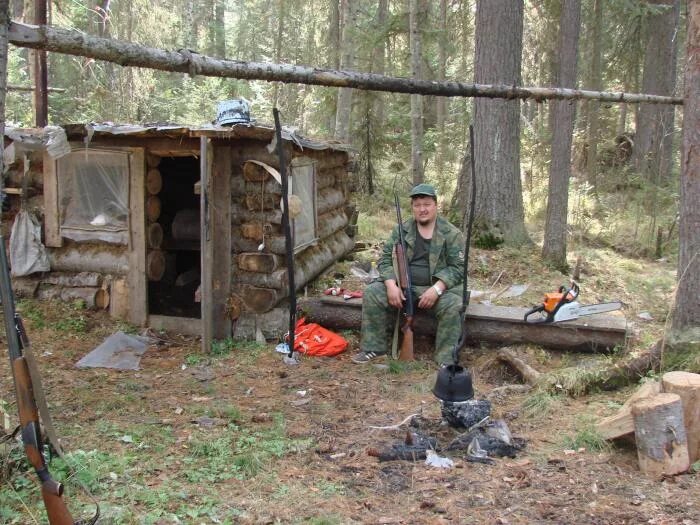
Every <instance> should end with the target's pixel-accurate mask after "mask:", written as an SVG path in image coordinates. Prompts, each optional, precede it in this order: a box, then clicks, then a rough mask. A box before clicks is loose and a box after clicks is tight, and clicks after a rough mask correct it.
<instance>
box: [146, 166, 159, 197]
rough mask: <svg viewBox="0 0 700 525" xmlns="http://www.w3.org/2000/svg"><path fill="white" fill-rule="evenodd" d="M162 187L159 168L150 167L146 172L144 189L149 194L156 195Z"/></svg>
mask: <svg viewBox="0 0 700 525" xmlns="http://www.w3.org/2000/svg"><path fill="white" fill-rule="evenodd" d="M162 189H163V177H162V176H161V174H160V170H159V169H157V168H151V169H150V170H148V172H147V173H146V190H147V191H148V194H149V195H158V194H159V193H160V190H162Z"/></svg>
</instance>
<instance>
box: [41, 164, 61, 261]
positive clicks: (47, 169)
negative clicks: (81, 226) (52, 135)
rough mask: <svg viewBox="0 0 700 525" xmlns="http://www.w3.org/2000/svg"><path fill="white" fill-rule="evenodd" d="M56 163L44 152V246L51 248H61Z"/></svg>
mask: <svg viewBox="0 0 700 525" xmlns="http://www.w3.org/2000/svg"><path fill="white" fill-rule="evenodd" d="M56 163H57V161H56V159H54V158H53V157H51V156H50V155H49V154H48V153H47V152H44V244H45V245H46V246H49V247H51V248H60V247H61V246H63V239H62V238H61V232H60V230H59V217H58V179H57V177H56Z"/></svg>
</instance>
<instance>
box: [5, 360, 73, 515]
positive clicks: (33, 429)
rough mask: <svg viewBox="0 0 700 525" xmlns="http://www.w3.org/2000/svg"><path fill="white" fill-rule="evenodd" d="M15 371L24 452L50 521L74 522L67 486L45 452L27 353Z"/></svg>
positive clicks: (14, 362)
mask: <svg viewBox="0 0 700 525" xmlns="http://www.w3.org/2000/svg"><path fill="white" fill-rule="evenodd" d="M12 372H13V374H14V377H15V390H16V393H17V407H18V410H19V423H20V428H21V429H22V442H23V443H24V452H25V454H26V456H27V459H28V460H29V463H30V464H31V465H32V467H34V471H35V472H36V474H37V476H39V480H40V481H41V497H42V498H43V500H44V507H45V508H46V515H47V517H48V518H49V523H50V524H51V525H73V518H72V517H71V514H70V512H69V510H68V507H67V506H66V503H65V501H63V499H62V498H61V496H62V495H63V485H62V484H61V483H59V482H57V481H56V480H54V479H53V478H52V477H51V474H50V473H49V470H48V468H47V467H46V461H45V460H44V456H43V454H42V452H41V447H42V444H41V435H40V431H39V411H38V409H37V406H36V403H35V401H34V391H33V388H32V380H31V376H30V375H29V367H28V366H27V361H26V359H25V358H24V356H22V357H18V358H17V359H15V360H14V361H13V362H12Z"/></svg>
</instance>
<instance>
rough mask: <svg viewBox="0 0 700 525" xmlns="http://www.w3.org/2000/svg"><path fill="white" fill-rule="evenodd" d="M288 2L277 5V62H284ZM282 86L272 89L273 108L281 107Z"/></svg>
mask: <svg viewBox="0 0 700 525" xmlns="http://www.w3.org/2000/svg"><path fill="white" fill-rule="evenodd" d="M285 6H286V0H279V3H278V5H277V31H276V32H275V62H277V63H278V64H279V63H280V62H281V61H282V43H283V42H284V19H285V13H286V9H285ZM279 94H280V85H279V82H275V83H274V85H273V87H272V107H273V108H276V107H278V105H279Z"/></svg>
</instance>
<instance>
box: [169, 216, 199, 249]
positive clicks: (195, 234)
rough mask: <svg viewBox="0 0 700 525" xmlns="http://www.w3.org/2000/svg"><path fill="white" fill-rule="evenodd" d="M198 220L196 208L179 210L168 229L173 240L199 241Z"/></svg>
mask: <svg viewBox="0 0 700 525" xmlns="http://www.w3.org/2000/svg"><path fill="white" fill-rule="evenodd" d="M200 220H201V219H200V214H199V210H198V209H196V208H185V209H182V210H179V211H178V212H177V213H176V214H175V218H174V219H173V224H172V226H171V227H170V231H171V234H172V236H173V240H175V241H199V240H200V237H201V232H200Z"/></svg>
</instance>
